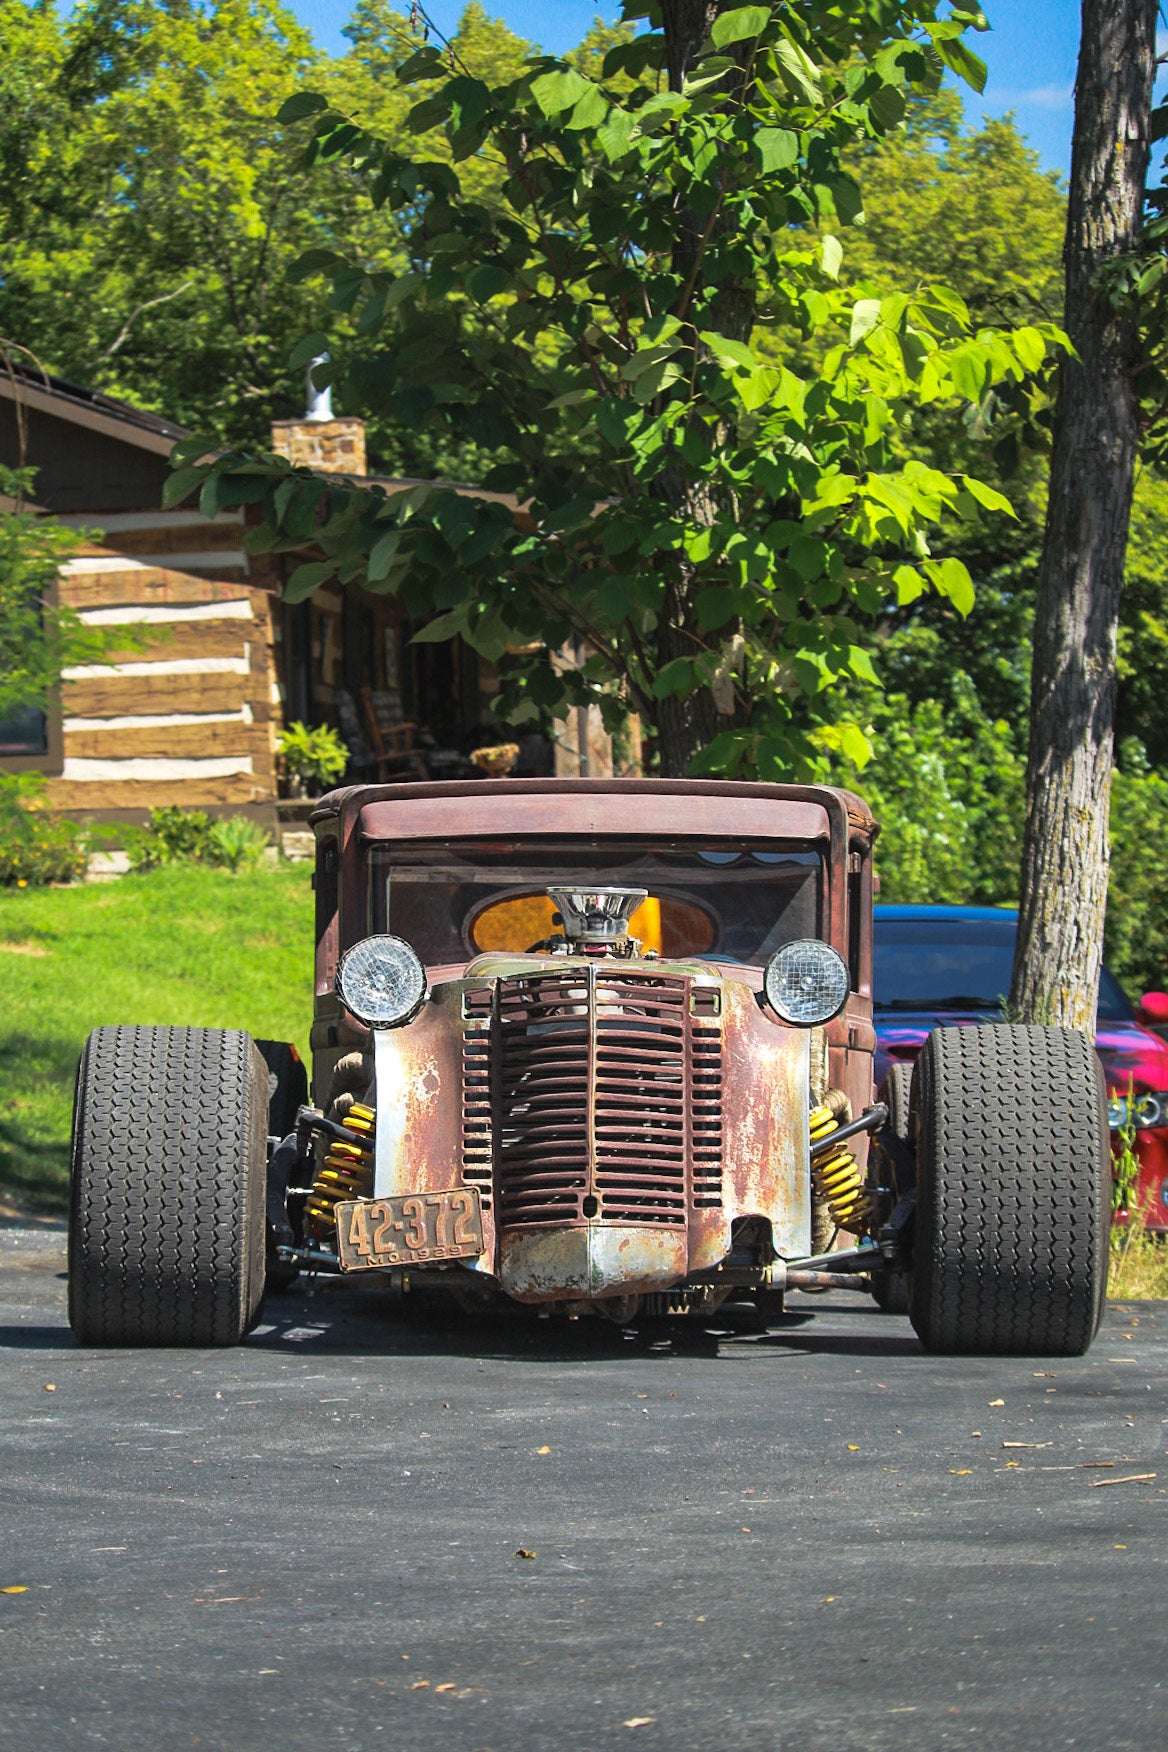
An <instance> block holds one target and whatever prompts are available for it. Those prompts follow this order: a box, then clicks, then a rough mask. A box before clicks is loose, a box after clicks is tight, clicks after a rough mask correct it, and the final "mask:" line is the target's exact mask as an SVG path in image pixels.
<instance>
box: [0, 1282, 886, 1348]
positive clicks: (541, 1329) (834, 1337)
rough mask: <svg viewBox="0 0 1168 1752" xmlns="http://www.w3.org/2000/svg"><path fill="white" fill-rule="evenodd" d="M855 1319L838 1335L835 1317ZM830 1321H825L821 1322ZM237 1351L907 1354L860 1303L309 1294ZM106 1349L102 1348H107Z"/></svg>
mask: <svg viewBox="0 0 1168 1752" xmlns="http://www.w3.org/2000/svg"><path fill="white" fill-rule="evenodd" d="M841 1312H842V1313H846V1314H849V1315H851V1314H859V1315H861V1316H862V1326H861V1329H860V1330H857V1325H856V1323H855V1322H853V1321H849V1323H848V1324H849V1330H848V1331H847V1332H841V1331H840V1330H839V1326H838V1316H839V1315H840V1313H841ZM833 1316H835V1318H833ZM244 1346H245V1348H246V1349H248V1350H262V1351H268V1352H275V1353H280V1354H282V1355H284V1356H293V1355H297V1354H299V1355H301V1356H307V1355H312V1356H352V1357H359V1356H379V1357H394V1356H402V1357H405V1356H450V1357H455V1356H462V1357H475V1358H478V1357H492V1358H495V1359H504V1360H509V1361H531V1362H586V1361H589V1360H604V1361H611V1360H613V1359H615V1358H619V1357H623V1358H629V1359H632V1358H638V1359H642V1360H651V1359H652V1358H654V1357H678V1356H694V1357H723V1358H730V1357H732V1356H735V1355H739V1356H741V1355H742V1354H743V1353H750V1352H755V1353H764V1354H767V1353H769V1354H771V1355H773V1356H774V1357H775V1358H776V1359H778V1358H779V1357H781V1356H782V1355H783V1354H784V1353H786V1354H789V1355H791V1356H810V1355H816V1354H838V1355H849V1356H857V1357H861V1356H866V1357H888V1358H893V1357H898V1356H909V1355H919V1354H920V1345H919V1343H918V1341H917V1339H916V1337H915V1336H914V1334H913V1332H912V1330H911V1328H910V1327H909V1324H908V1321H907V1320H904V1319H899V1318H896V1317H895V1316H889V1315H886V1314H881V1313H880V1312H879V1310H878V1309H876V1308H874V1307H872V1306H871V1305H870V1304H868V1303H867V1302H866V1301H862V1300H861V1298H859V1297H856V1298H854V1299H853V1298H849V1299H848V1302H847V1303H846V1304H845V1305H844V1307H843V1308H842V1309H841V1307H840V1305H839V1303H838V1302H836V1303H835V1304H834V1305H833V1306H830V1307H827V1306H825V1307H822V1308H814V1309H813V1308H803V1307H796V1308H792V1309H790V1310H788V1312H786V1313H785V1314H783V1315H782V1316H780V1317H779V1318H778V1319H775V1320H772V1321H770V1322H769V1324H768V1325H767V1326H765V1327H764V1326H761V1325H760V1324H759V1322H758V1318H757V1316H756V1315H755V1314H754V1312H753V1310H752V1309H750V1308H748V1307H747V1306H745V1305H743V1306H741V1307H732V1308H729V1309H725V1310H722V1311H720V1312H719V1314H718V1315H717V1317H715V1318H712V1319H708V1320H703V1321H697V1320H642V1321H639V1322H637V1323H636V1324H633V1325H630V1326H615V1325H612V1324H611V1323H609V1322H608V1321H606V1320H603V1319H582V1320H566V1319H564V1318H562V1317H556V1316H553V1317H547V1318H541V1317H540V1316H539V1315H538V1314H536V1313H534V1312H531V1311H528V1310H525V1309H518V1308H516V1309H508V1308H501V1309H498V1310H491V1311H489V1312H486V1313H483V1314H477V1315H474V1316H471V1315H468V1314H465V1313H463V1312H462V1311H460V1310H459V1309H456V1308H451V1307H447V1306H444V1305H442V1304H441V1303H439V1302H437V1301H424V1300H423V1299H422V1298H421V1297H419V1298H418V1300H417V1302H416V1303H413V1304H412V1305H411V1306H410V1307H408V1308H406V1309H403V1308H401V1307H400V1306H398V1305H396V1304H393V1303H391V1302H390V1301H389V1299H388V1297H386V1296H385V1295H384V1294H379V1293H378V1292H377V1291H376V1290H374V1289H372V1288H370V1287H362V1288H360V1289H358V1288H355V1287H353V1286H350V1285H347V1284H346V1285H333V1284H328V1285H317V1286H316V1287H314V1288H311V1289H308V1290H307V1291H306V1290H304V1289H302V1288H299V1287H297V1288H296V1289H293V1290H291V1291H288V1292H285V1293H283V1294H279V1295H270V1296H269V1297H268V1299H267V1301H266V1302H265V1304H264V1308H263V1313H262V1316H261V1319H260V1322H259V1324H258V1326H257V1327H256V1330H255V1331H254V1332H253V1333H252V1334H251V1335H250V1336H249V1337H248V1338H247V1339H246V1340H245V1341H244ZM74 1348H80V1347H77V1346H76V1341H75V1340H74V1338H73V1335H72V1333H71V1332H70V1331H69V1328H68V1327H67V1326H66V1325H64V1323H63V1322H62V1323H60V1324H51V1323H49V1322H45V1321H41V1322H37V1323H34V1322H32V1321H28V1322H20V1323H9V1324H7V1325H0V1350H17V1351H21V1350H23V1351H49V1350H72V1349H74ZM109 1348H111V1349H112V1348H113V1347H109Z"/></svg>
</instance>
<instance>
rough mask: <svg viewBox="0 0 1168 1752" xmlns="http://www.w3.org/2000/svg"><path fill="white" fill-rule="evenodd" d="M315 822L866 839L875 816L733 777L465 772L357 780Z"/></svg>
mask: <svg viewBox="0 0 1168 1752" xmlns="http://www.w3.org/2000/svg"><path fill="white" fill-rule="evenodd" d="M309 820H310V822H311V824H312V826H313V827H314V828H315V829H316V831H317V833H318V835H319V834H321V833H322V832H324V833H329V832H330V828H333V824H335V828H334V829H333V830H334V831H336V832H338V834H339V837H340V838H341V839H342V840H343V841H347V840H348V839H349V837H350V835H351V834H352V833H353V831H354V830H355V829H356V830H357V831H358V832H359V834H360V837H361V838H363V839H461V838H465V837H475V836H478V835H493V834H499V833H519V834H573V833H588V834H595V833H614V834H640V833H653V834H661V833H665V834H692V835H695V836H707V835H708V836H710V837H713V838H740V839H741V838H745V839H757V838H765V839H771V838H774V839H800V840H809V839H833V838H836V837H839V838H843V837H845V836H851V835H857V836H859V837H860V838H862V839H869V838H871V837H872V835H873V834H874V833H875V832H876V823H875V822H874V820H873V818H872V814H871V812H870V810H869V809H868V806H867V804H866V803H865V802H863V800H862V799H861V798H859V797H857V796H855V795H854V794H853V793H852V792H850V791H843V790H838V789H836V788H835V787H833V786H829V785H779V784H766V783H762V782H756V781H748V780H737V779H607V778H604V779H575V778H573V779H461V780H442V781H432V782H428V783H421V782H418V783H410V784H396V785H351V786H348V787H346V788H345V789H343V790H339V791H332V792H330V793H329V794H328V796H326V797H323V798H322V799H321V800H320V802H319V803H318V804H317V806H316V808H315V809H314V810H313V812H312V814H311V816H310V817H309Z"/></svg>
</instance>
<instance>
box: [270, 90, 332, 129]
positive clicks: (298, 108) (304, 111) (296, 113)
mask: <svg viewBox="0 0 1168 1752" xmlns="http://www.w3.org/2000/svg"><path fill="white" fill-rule="evenodd" d="M327 108H328V98H327V97H322V96H321V94H320V92H319V91H294V92H293V93H292V96H291V97H286V98H285V99H284V101H283V103H282V104H281V105H280V107H279V109H278V110H277V111H276V120H277V121H278V122H302V121H303V120H304V118H305V116H316V115H319V114H320V112H321V110H326V109H327Z"/></svg>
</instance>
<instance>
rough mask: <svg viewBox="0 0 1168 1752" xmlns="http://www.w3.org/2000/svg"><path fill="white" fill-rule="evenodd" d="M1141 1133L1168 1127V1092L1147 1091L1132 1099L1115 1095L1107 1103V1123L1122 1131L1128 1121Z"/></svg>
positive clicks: (1113, 1128) (1115, 1129)
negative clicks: (1155, 1128) (1154, 1128)
mask: <svg viewBox="0 0 1168 1752" xmlns="http://www.w3.org/2000/svg"><path fill="white" fill-rule="evenodd" d="M1129 1117H1130V1120H1131V1123H1132V1125H1134V1126H1135V1127H1136V1128H1137V1129H1138V1130H1140V1131H1150V1130H1152V1129H1153V1127H1161V1126H1168V1090H1163V1089H1145V1090H1142V1091H1140V1092H1139V1093H1137V1094H1133V1095H1132V1096H1131V1098H1130V1101H1129V1098H1128V1097H1127V1096H1126V1095H1113V1096H1112V1097H1111V1099H1110V1101H1109V1102H1108V1103H1107V1123H1108V1125H1109V1126H1110V1127H1111V1129H1112V1131H1120V1130H1121V1129H1122V1128H1123V1127H1124V1126H1125V1125H1127V1123H1128V1120H1129Z"/></svg>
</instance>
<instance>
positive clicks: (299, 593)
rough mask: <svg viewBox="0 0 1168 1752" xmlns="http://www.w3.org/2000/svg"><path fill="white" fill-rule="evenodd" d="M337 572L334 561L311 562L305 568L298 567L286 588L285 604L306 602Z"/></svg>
mask: <svg viewBox="0 0 1168 1752" xmlns="http://www.w3.org/2000/svg"><path fill="white" fill-rule="evenodd" d="M335 571H336V566H335V565H334V563H333V561H332V560H309V562H308V564H307V565H305V566H297V568H296V570H295V571H294V572H293V574H292V576H291V577H290V578H289V580H288V582H287V583H286V584H285V586H284V601H285V602H304V601H305V600H306V598H307V597H309V596H311V595H312V593H313V591H314V590H319V589H320V587H321V585H322V584H324V583H325V582H326V581H327V580H328V579H329V578H331V577H332V576H333V574H334V573H335Z"/></svg>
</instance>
